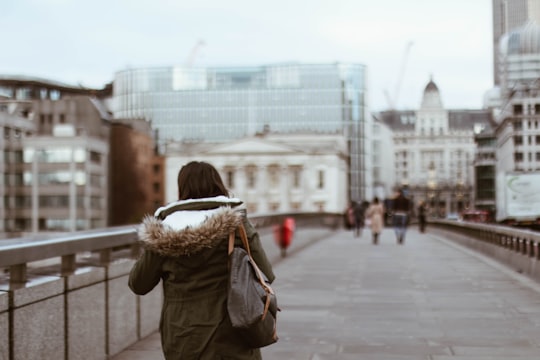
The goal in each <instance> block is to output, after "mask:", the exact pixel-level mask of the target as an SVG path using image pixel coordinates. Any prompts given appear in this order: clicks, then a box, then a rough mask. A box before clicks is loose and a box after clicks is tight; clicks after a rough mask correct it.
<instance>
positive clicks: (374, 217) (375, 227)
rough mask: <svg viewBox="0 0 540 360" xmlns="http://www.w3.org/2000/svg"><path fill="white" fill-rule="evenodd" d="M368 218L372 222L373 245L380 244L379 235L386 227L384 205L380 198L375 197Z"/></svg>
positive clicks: (367, 213)
mask: <svg viewBox="0 0 540 360" xmlns="http://www.w3.org/2000/svg"><path fill="white" fill-rule="evenodd" d="M366 217H367V218H368V219H369V220H370V225H369V226H370V228H371V236H372V239H373V240H372V241H373V245H377V244H378V243H379V234H380V233H381V232H382V230H383V227H384V205H383V204H382V203H381V202H380V201H379V198H378V197H374V198H373V201H372V203H371V204H370V205H369V207H368V208H367V210H366Z"/></svg>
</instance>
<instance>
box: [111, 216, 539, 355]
mask: <svg viewBox="0 0 540 360" xmlns="http://www.w3.org/2000/svg"><path fill="white" fill-rule="evenodd" d="M326 235H330V236H329V237H328V238H326V239H323V240H321V241H317V242H315V243H313V244H312V245H311V246H309V247H305V248H303V249H302V250H301V251H298V252H295V253H291V254H290V255H289V256H287V257H286V258H284V259H282V260H281V261H279V263H278V264H276V266H275V268H274V270H275V272H276V275H277V279H276V281H275V283H274V285H273V287H274V289H275V290H276V292H277V294H278V301H279V305H280V307H281V309H282V311H281V313H279V317H278V334H279V336H280V340H279V342H278V343H277V344H274V345H271V346H269V347H266V348H263V358H264V359H265V360H296V359H297V360H333V359H343V360H353V359H354V360H357V359H362V360H413V359H414V360H417V359H418V360H420V359H422V360H539V359H540V285H539V284H538V283H536V282H533V281H532V280H530V279H528V278H527V277H525V276H523V275H520V274H517V273H515V272H513V271H512V270H509V269H508V268H506V267H504V266H502V265H500V264H498V263H496V262H495V261H492V260H490V259H488V258H486V257H484V256H482V255H479V254H477V253H474V252H472V251H470V250H468V249H465V248H463V247H461V246H458V245H456V244H454V243H452V242H450V241H447V240H445V239H443V238H441V237H439V236H437V235H435V234H433V233H430V232H429V228H428V232H427V233H425V234H420V233H418V232H417V231H416V228H413V227H411V228H410V229H409V232H408V234H407V239H406V241H405V244H404V245H397V244H396V241H395V237H394V234H393V232H392V231H391V230H390V229H385V230H384V232H383V234H382V236H381V238H380V241H379V245H377V246H374V245H372V244H371V238H370V236H371V234H370V232H369V230H365V231H364V233H363V236H362V237H361V238H355V237H353V235H352V233H351V232H350V231H338V232H335V233H328V234H326ZM298 245H300V244H298ZM291 250H292V248H291ZM146 351H148V352H146ZM136 355H137V356H139V355H140V357H136ZM123 359H146V360H152V359H163V357H162V355H161V353H160V345H159V336H158V335H157V334H156V335H153V336H150V337H149V338H147V339H145V340H143V341H141V342H139V343H137V344H135V345H134V346H133V347H132V348H130V349H128V350H126V351H125V352H124V353H122V354H121V355H120V356H118V357H115V358H114V360H123Z"/></svg>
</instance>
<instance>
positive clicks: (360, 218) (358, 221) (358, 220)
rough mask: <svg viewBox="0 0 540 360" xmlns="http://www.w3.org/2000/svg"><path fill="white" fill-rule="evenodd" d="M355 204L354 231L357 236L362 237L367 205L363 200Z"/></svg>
mask: <svg viewBox="0 0 540 360" xmlns="http://www.w3.org/2000/svg"><path fill="white" fill-rule="evenodd" d="M353 206H354V207H353V214H354V231H355V234H356V237H360V236H362V230H363V229H364V225H365V216H364V213H365V207H364V204H363V203H362V202H361V201H357V202H356V203H355V204H354V205H353Z"/></svg>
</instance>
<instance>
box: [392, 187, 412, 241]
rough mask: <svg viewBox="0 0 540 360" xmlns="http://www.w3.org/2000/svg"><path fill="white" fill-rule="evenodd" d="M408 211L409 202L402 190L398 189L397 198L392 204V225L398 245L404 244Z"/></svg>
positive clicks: (409, 208)
mask: <svg viewBox="0 0 540 360" xmlns="http://www.w3.org/2000/svg"><path fill="white" fill-rule="evenodd" d="M410 210H411V203H410V200H409V199H408V198H407V197H406V196H405V194H404V193H403V190H402V189H399V190H398V194H397V197H396V198H395V199H394V201H393V202H392V212H393V213H392V217H393V219H394V220H393V225H394V230H395V232H396V238H397V243H398V244H403V243H404V242H405V234H406V232H407V226H408V223H409V213H410Z"/></svg>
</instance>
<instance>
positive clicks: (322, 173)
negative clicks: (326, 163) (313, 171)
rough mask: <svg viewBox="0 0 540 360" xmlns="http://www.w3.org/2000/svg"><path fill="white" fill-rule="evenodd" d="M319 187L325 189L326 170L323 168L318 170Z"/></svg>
mask: <svg viewBox="0 0 540 360" xmlns="http://www.w3.org/2000/svg"><path fill="white" fill-rule="evenodd" d="M317 188H318V189H324V171H323V170H319V172H318V181H317Z"/></svg>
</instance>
